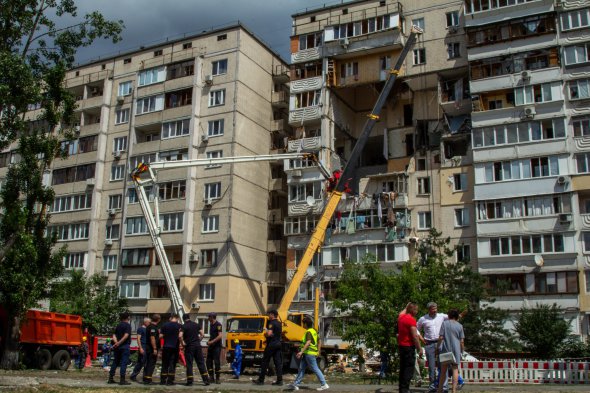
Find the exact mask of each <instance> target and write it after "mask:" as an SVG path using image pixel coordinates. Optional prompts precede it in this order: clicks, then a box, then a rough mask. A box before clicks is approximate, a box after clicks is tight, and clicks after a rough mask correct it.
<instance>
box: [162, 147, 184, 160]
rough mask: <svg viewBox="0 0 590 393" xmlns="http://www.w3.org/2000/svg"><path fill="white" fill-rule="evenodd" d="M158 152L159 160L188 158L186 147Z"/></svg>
mask: <svg viewBox="0 0 590 393" xmlns="http://www.w3.org/2000/svg"><path fill="white" fill-rule="evenodd" d="M158 154H159V158H160V161H180V160H188V149H182V150H168V151H162V152H160V153H158Z"/></svg>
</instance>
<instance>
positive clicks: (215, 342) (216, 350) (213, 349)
mask: <svg viewBox="0 0 590 393" xmlns="http://www.w3.org/2000/svg"><path fill="white" fill-rule="evenodd" d="M222 330H223V327H222V326H221V323H219V322H218V321H217V314H216V313H214V312H212V313H209V341H207V372H208V373H209V379H211V381H215V383H216V384H220V383H221V380H220V379H219V377H220V376H221V371H220V369H221V347H222V343H221V333H222ZM214 364H215V374H213V371H214V369H213V365H214Z"/></svg>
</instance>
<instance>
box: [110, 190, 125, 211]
mask: <svg viewBox="0 0 590 393" xmlns="http://www.w3.org/2000/svg"><path fill="white" fill-rule="evenodd" d="M122 200H123V195H121V194H117V195H109V209H120V208H121V201H122Z"/></svg>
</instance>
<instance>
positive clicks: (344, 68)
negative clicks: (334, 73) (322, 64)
mask: <svg viewBox="0 0 590 393" xmlns="http://www.w3.org/2000/svg"><path fill="white" fill-rule="evenodd" d="M340 75H341V77H342V78H346V77H349V76H355V77H358V75H359V63H358V62H356V61H354V62H348V63H342V64H341V65H340Z"/></svg>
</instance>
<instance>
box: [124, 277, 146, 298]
mask: <svg viewBox="0 0 590 393" xmlns="http://www.w3.org/2000/svg"><path fill="white" fill-rule="evenodd" d="M149 285H150V284H149V281H121V283H120V286H119V296H120V297H122V298H126V299H148V298H149V293H148V289H149Z"/></svg>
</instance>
